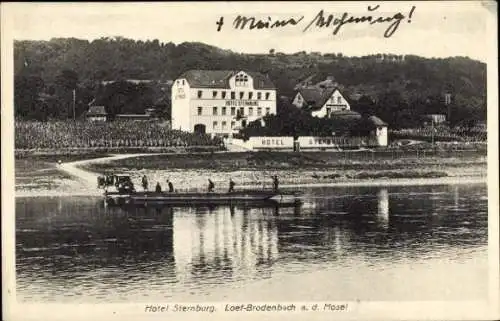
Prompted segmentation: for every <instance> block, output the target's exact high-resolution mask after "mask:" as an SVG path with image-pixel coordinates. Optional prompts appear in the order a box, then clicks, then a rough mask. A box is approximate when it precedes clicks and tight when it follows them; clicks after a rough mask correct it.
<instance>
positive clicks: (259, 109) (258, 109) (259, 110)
mask: <svg viewBox="0 0 500 321" xmlns="http://www.w3.org/2000/svg"><path fill="white" fill-rule="evenodd" d="M261 115H262V107H258V108H257V116H261Z"/></svg>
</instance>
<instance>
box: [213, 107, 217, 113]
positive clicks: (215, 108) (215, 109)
mask: <svg viewBox="0 0 500 321" xmlns="http://www.w3.org/2000/svg"><path fill="white" fill-rule="evenodd" d="M213 110H214V112H213V114H214V115H217V107H214V108H213Z"/></svg>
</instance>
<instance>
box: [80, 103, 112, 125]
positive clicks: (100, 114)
mask: <svg viewBox="0 0 500 321" xmlns="http://www.w3.org/2000/svg"><path fill="white" fill-rule="evenodd" d="M107 117H108V113H107V112H106V108H105V107H104V106H90V107H89V110H88V111H87V113H86V114H85V118H86V119H87V120H88V121H93V122H96V121H106V120H107Z"/></svg>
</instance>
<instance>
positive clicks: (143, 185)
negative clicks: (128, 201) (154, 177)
mask: <svg viewBox="0 0 500 321" xmlns="http://www.w3.org/2000/svg"><path fill="white" fill-rule="evenodd" d="M142 188H143V189H144V190H145V191H147V190H148V178H147V177H146V175H144V176H143V177H142Z"/></svg>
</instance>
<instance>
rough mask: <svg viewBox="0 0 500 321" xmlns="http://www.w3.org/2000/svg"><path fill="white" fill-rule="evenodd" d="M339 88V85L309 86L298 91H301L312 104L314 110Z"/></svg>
mask: <svg viewBox="0 0 500 321" xmlns="http://www.w3.org/2000/svg"><path fill="white" fill-rule="evenodd" d="M337 89H338V88H337V87H328V88H319V87H308V88H301V89H299V90H298V93H300V95H301V96H302V98H304V100H305V101H306V102H307V104H308V105H310V106H311V109H312V110H319V109H321V107H323V105H324V104H325V103H326V102H327V101H328V99H329V98H330V97H331V96H332V94H333V93H334V92H335V90H337Z"/></svg>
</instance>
